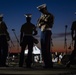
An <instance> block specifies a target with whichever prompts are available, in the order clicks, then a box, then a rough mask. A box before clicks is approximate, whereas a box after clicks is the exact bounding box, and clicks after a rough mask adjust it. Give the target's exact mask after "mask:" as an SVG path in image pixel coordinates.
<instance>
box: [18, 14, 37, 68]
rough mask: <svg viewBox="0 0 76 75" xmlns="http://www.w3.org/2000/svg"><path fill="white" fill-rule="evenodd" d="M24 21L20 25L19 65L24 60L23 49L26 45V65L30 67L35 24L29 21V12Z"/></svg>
mask: <svg viewBox="0 0 76 75" xmlns="http://www.w3.org/2000/svg"><path fill="white" fill-rule="evenodd" d="M25 16H26V23H24V24H23V25H22V26H21V34H20V45H21V53H20V61H19V67H22V66H23V62H24V51H25V48H26V46H28V55H27V58H26V67H27V68H31V64H32V51H33V44H34V38H33V35H36V34H37V31H36V26H35V25H34V24H32V23H31V16H32V15H31V14H26V15H25Z"/></svg>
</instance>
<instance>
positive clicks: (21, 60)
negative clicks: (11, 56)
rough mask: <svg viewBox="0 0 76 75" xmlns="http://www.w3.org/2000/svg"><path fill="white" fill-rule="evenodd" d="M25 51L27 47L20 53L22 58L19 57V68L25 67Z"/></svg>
mask: <svg viewBox="0 0 76 75" xmlns="http://www.w3.org/2000/svg"><path fill="white" fill-rule="evenodd" d="M24 51H25V47H23V46H22V47H21V52H20V57H19V67H23V62H24Z"/></svg>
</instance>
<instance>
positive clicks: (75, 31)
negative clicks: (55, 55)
mask: <svg viewBox="0 0 76 75" xmlns="http://www.w3.org/2000/svg"><path fill="white" fill-rule="evenodd" d="M71 36H72V41H74V50H73V51H72V53H71V55H70V58H69V62H68V63H67V64H66V67H70V65H71V64H72V63H73V62H74V61H73V60H74V58H75V57H76V21H74V22H73V23H72V26H71Z"/></svg>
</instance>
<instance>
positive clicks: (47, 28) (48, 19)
mask: <svg viewBox="0 0 76 75" xmlns="http://www.w3.org/2000/svg"><path fill="white" fill-rule="evenodd" d="M37 8H38V10H39V11H40V12H41V16H40V18H39V19H38V23H37V26H38V27H39V28H40V29H41V40H40V41H41V52H42V59H43V61H44V64H45V66H44V68H52V67H53V63H52V56H51V52H50V46H51V35H52V31H51V28H52V26H53V23H54V16H53V15H52V14H51V13H49V12H48V10H47V7H46V4H42V5H40V6H38V7H37Z"/></svg>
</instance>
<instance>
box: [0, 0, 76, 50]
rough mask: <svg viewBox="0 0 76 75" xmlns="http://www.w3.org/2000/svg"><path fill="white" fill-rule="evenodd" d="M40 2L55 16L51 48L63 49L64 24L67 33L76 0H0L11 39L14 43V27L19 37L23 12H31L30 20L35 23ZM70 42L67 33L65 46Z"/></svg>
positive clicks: (75, 9) (23, 21)
mask: <svg viewBox="0 0 76 75" xmlns="http://www.w3.org/2000/svg"><path fill="white" fill-rule="evenodd" d="M41 4H46V5H47V8H48V11H49V12H51V13H52V14H53V15H54V17H55V20H54V26H53V28H52V33H53V38H52V39H53V45H54V46H53V50H55V51H60V50H61V51H62V50H64V51H65V49H64V42H65V41H64V37H65V36H64V33H65V25H67V33H69V32H70V27H71V24H72V22H73V21H74V20H76V15H75V12H76V0H0V13H2V14H4V21H5V23H6V24H7V27H8V31H9V33H10V36H11V39H12V40H13V42H14V43H16V38H15V36H14V34H13V32H12V29H15V32H16V35H17V37H18V38H19V36H20V28H21V25H22V24H23V23H25V22H26V19H25V17H24V14H27V13H31V14H32V20H31V22H32V23H33V24H35V25H36V23H37V19H38V18H39V17H40V12H39V11H38V10H37V8H36V7H37V6H39V5H41ZM38 31H39V34H38V35H40V30H38ZM70 42H71V36H70V35H68V36H67V46H69V45H70Z"/></svg>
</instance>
